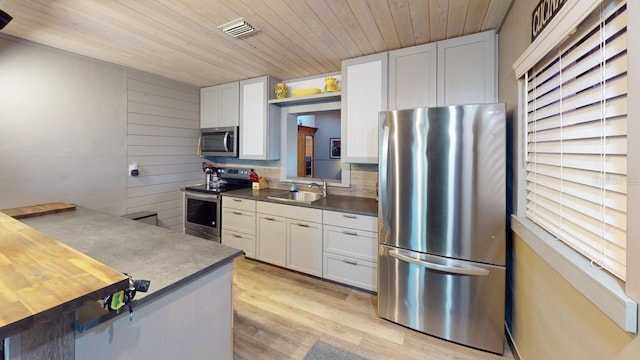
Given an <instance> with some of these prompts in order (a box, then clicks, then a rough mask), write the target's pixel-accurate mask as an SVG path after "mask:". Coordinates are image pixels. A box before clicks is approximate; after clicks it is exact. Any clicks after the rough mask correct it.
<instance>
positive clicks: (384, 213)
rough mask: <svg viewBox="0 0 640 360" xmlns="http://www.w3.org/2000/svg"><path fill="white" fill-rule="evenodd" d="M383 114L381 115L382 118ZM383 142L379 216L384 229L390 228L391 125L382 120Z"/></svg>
mask: <svg viewBox="0 0 640 360" xmlns="http://www.w3.org/2000/svg"><path fill="white" fill-rule="evenodd" d="M382 117H383V115H380V118H381V119H382ZM381 126H382V143H381V144H380V166H379V171H380V180H379V186H380V188H379V191H380V194H379V199H378V216H380V218H381V219H382V227H383V228H384V229H388V228H389V223H388V222H389V221H388V220H387V219H388V214H389V201H388V198H387V191H389V186H391V184H390V183H389V179H388V170H387V162H388V161H389V131H390V128H389V125H388V124H387V123H386V122H385V121H383V122H382V125H381Z"/></svg>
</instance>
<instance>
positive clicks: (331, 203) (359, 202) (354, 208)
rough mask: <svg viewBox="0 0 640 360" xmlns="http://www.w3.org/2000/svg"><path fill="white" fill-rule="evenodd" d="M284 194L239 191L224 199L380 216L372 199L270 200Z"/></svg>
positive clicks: (279, 192)
mask: <svg viewBox="0 0 640 360" xmlns="http://www.w3.org/2000/svg"><path fill="white" fill-rule="evenodd" d="M284 192H287V190H282V189H262V190H252V189H239V190H232V191H227V192H223V193H222V197H223V198H224V197H225V196H230V197H237V198H243V199H251V200H259V201H268V202H272V203H277V204H284V205H293V206H303V207H309V208H314V209H321V210H332V211H342V212H346V213H351V214H359V215H368V216H378V202H377V201H376V199H370V198H363V197H355V196H343V195H331V194H329V195H328V196H327V197H326V198H324V199H322V200H318V201H316V202H314V203H312V204H306V203H302V202H292V201H286V202H285V201H279V200H272V199H269V198H268V197H269V196H273V195H277V194H282V193H284ZM223 201H224V200H223Z"/></svg>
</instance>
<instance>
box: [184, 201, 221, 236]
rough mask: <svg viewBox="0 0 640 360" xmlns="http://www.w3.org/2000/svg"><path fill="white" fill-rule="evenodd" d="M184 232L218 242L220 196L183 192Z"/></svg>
mask: <svg viewBox="0 0 640 360" xmlns="http://www.w3.org/2000/svg"><path fill="white" fill-rule="evenodd" d="M184 199H185V203H184V232H185V233H186V234H189V235H194V236H198V237H201V238H204V239H208V240H213V241H216V242H220V225H221V223H220V212H221V208H220V195H214V194H201V193H194V192H188V191H187V192H185V197H184Z"/></svg>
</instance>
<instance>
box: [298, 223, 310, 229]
mask: <svg viewBox="0 0 640 360" xmlns="http://www.w3.org/2000/svg"><path fill="white" fill-rule="evenodd" d="M296 225H298V226H300V227H306V228H308V227H309V224H300V223H298V224H296Z"/></svg>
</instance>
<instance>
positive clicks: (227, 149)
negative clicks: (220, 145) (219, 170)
mask: <svg viewBox="0 0 640 360" xmlns="http://www.w3.org/2000/svg"><path fill="white" fill-rule="evenodd" d="M229 134H230V133H229V132H228V131H227V132H226V133H224V151H226V152H229V151H230V150H229Z"/></svg>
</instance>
